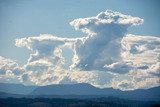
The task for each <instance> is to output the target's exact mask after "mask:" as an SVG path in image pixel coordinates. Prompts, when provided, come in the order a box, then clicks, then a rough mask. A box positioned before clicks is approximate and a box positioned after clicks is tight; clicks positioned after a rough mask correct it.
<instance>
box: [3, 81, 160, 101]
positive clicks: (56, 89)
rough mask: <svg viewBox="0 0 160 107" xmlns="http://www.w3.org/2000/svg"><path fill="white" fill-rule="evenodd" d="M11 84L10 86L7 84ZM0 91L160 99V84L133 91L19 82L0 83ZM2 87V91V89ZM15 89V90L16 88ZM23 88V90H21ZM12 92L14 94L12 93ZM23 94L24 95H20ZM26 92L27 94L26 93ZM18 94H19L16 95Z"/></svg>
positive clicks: (52, 96)
mask: <svg viewBox="0 0 160 107" xmlns="http://www.w3.org/2000/svg"><path fill="white" fill-rule="evenodd" d="M9 85H11V86H9ZM3 86H7V87H8V88H9V87H11V88H10V89H7V90H5V88H4V87H3ZM0 87H3V88H0V91H1V92H5V93H0V96H1V94H3V96H5V94H7V95H6V96H9V93H11V97H15V98H20V97H26V98H37V97H42V98H43V97H44V98H101V97H108V96H113V97H117V98H123V99H127V100H128V99H129V100H141V101H160V86H159V87H154V88H150V89H138V90H133V91H121V90H118V89H113V88H103V89H101V88H97V87H94V86H92V85H90V84H86V83H79V84H58V85H47V86H39V87H36V86H24V85H21V84H6V85H4V84H3V85H2V86H1V84H0ZM13 87H14V88H13ZM2 89H3V91H2ZM16 89H17V90H16ZM22 90H23V91H22ZM13 93H14V94H13ZM21 93H22V94H25V96H24V95H21ZM27 93H28V94H27ZM18 94H19V95H18Z"/></svg>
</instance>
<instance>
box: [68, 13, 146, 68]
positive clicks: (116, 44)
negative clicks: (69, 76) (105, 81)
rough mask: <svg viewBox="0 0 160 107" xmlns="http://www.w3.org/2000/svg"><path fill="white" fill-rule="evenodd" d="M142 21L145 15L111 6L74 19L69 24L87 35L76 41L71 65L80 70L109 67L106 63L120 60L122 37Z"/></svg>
mask: <svg viewBox="0 0 160 107" xmlns="http://www.w3.org/2000/svg"><path fill="white" fill-rule="evenodd" d="M141 23H143V19H140V18H138V17H132V16H129V15H123V14H121V13H119V12H113V11H110V10H107V11H106V12H101V13H100V14H98V15H97V16H95V17H88V18H79V19H75V20H74V21H72V22H71V23H70V24H71V25H72V26H74V27H75V29H80V30H82V31H83V32H85V33H87V35H86V37H85V38H84V39H81V40H77V41H76V43H75V45H74V53H75V55H74V58H73V65H72V66H71V67H72V68H79V69H80V70H101V71H102V70H103V71H104V70H106V68H105V67H104V66H105V65H106V64H107V65H108V64H112V63H115V62H117V61H119V60H121V58H120V51H121V39H122V37H124V36H125V34H126V32H127V28H128V27H129V26H132V25H139V24H141Z"/></svg>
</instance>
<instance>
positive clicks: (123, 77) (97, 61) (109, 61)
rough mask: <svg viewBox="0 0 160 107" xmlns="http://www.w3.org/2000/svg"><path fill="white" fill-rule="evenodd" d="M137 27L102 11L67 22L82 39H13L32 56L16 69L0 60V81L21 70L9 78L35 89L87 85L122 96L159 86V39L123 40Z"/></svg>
mask: <svg viewBox="0 0 160 107" xmlns="http://www.w3.org/2000/svg"><path fill="white" fill-rule="evenodd" d="M142 23H143V19H141V18H139V17H133V16H130V15H124V14H122V13H119V12H114V11H111V10H107V11H105V12H101V13H99V14H98V15H97V16H93V17H87V18H79V19H75V20H73V21H72V22H70V24H71V25H72V26H74V27H75V29H76V30H81V31H82V32H84V33H85V36H84V37H81V38H61V37H57V36H55V35H49V34H43V35H40V36H36V37H28V38H20V39H16V46H18V47H26V48H27V49H29V50H30V51H31V54H30V57H29V59H28V62H27V64H25V65H24V66H23V67H19V66H18V64H17V63H16V62H14V61H11V60H8V59H5V58H2V57H1V58H0V61H1V63H0V73H1V74H0V75H1V76H2V75H3V76H4V73H5V75H6V70H10V71H12V72H11V73H14V70H15V69H20V72H21V73H20V74H18V73H17V72H15V73H14V75H17V76H18V75H19V77H18V78H19V81H23V82H24V83H25V82H26V83H30V84H31V83H32V84H37V85H47V84H59V83H79V82H86V83H90V84H92V85H94V86H98V87H113V88H119V89H122V90H127V89H129V90H130V89H137V88H149V87H153V86H158V85H159V83H160V81H159V78H158V76H159V75H160V72H159V71H160V67H159V66H160V63H159V62H160V54H159V53H160V38H159V37H153V36H140V35H133V34H127V29H128V27H130V26H135V25H140V24H142ZM65 47H69V48H70V50H71V51H72V52H73V58H72V64H71V66H70V69H64V68H63V67H62V65H63V64H64V63H67V60H65V57H64V56H63V55H62V51H63V48H65ZM7 61H9V62H7ZM2 62H3V63H2ZM7 75H8V74H7ZM17 76H16V77H17ZM8 77H9V76H8Z"/></svg>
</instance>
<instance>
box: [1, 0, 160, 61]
mask: <svg viewBox="0 0 160 107" xmlns="http://www.w3.org/2000/svg"><path fill="white" fill-rule="evenodd" d="M159 4H160V2H159V0H153V1H151V0H141V1H139V0H134V1H131V0H129V1H126V0H121V1H119V0H101V1H99V0H69V1H65V0H38V1H37V0H14V1H12V0H1V1H0V13H1V15H0V19H1V20H0V23H1V24H0V54H1V55H2V56H4V57H9V58H12V59H14V60H17V61H18V62H19V63H20V64H24V63H26V61H27V59H28V57H29V51H28V50H25V49H22V48H17V47H16V46H15V45H14V44H15V41H14V40H15V39H16V38H22V37H27V36H32V35H33V36H36V35H39V34H55V35H59V36H61V37H78V36H82V35H83V33H81V32H80V31H75V30H74V29H73V27H71V26H70V25H69V22H70V21H72V20H74V19H75V18H79V17H88V16H95V15H96V14H97V13H99V12H101V11H105V10H106V9H111V10H113V11H119V12H122V13H125V14H130V15H133V16H138V17H140V18H143V19H144V24H143V25H141V26H136V27H132V28H129V33H133V34H140V35H153V36H159V35H160V30H159V28H160V23H159V19H160V13H159V10H160V7H159ZM22 54H23V55H22Z"/></svg>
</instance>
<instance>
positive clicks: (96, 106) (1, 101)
mask: <svg viewBox="0 0 160 107" xmlns="http://www.w3.org/2000/svg"><path fill="white" fill-rule="evenodd" d="M0 107H160V102H153V101H134V100H124V99H119V98H113V97H107V98H91V99H64V98H63V99H62V98H0Z"/></svg>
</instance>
